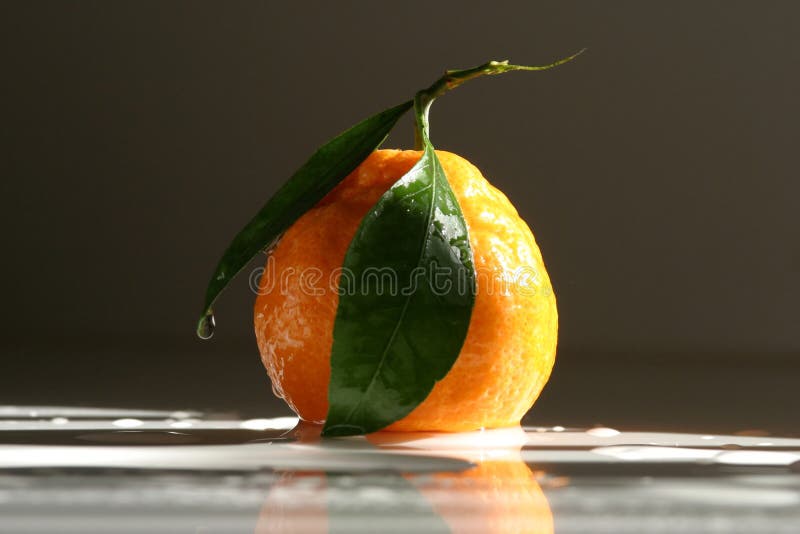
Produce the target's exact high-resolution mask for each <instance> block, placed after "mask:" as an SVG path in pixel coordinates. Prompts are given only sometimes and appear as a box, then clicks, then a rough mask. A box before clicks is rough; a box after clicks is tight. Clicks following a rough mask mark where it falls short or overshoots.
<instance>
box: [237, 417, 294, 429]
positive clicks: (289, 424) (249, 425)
mask: <svg viewBox="0 0 800 534" xmlns="http://www.w3.org/2000/svg"><path fill="white" fill-rule="evenodd" d="M297 421H298V419H297V417H274V418H272V419H248V420H246V421H242V422H241V423H239V426H240V427H242V428H246V429H248V430H266V429H268V428H269V429H274V430H291V429H293V428H294V427H295V426H297Z"/></svg>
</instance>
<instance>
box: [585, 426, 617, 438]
mask: <svg viewBox="0 0 800 534" xmlns="http://www.w3.org/2000/svg"><path fill="white" fill-rule="evenodd" d="M586 433H587V434H589V435H590V436H594V437H596V438H613V437H614V436H618V435H619V430H614V429H613V428H606V427H602V426H600V427H597V428H590V429H589V430H587V431H586Z"/></svg>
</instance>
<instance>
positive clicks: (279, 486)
mask: <svg viewBox="0 0 800 534" xmlns="http://www.w3.org/2000/svg"><path fill="white" fill-rule="evenodd" d="M81 410H83V411H81ZM34 412H35V413H36V415H35V416H34V415H32V414H33V413H34ZM23 413H27V414H28V416H27V417H22V416H21V415H20V414H23ZM0 414H7V415H9V414H11V415H13V417H5V418H3V419H0V531H2V532H6V531H8V532H17V531H26V532H38V531H41V532H45V531H48V532H52V531H59V532H101V531H109V530H116V531H120V530H125V531H132V532H139V531H142V532H144V531H149V532H153V531H156V532H159V531H163V530H173V531H174V530H185V531H191V532H195V531H198V530H200V531H205V530H210V531H245V532H274V531H290V532H295V531H297V532H315V531H319V532H327V531H329V530H337V529H338V530H340V531H347V532H359V531H363V532H375V531H388V532H392V531H398V532H408V531H415V530H416V531H419V532H439V531H442V532H447V531H455V532H492V531H496V532H542V533H552V532H554V531H555V528H556V527H558V529H557V530H558V532H559V534H563V533H570V532H587V531H591V532H601V533H602V532H644V531H663V532H673V531H676V530H679V531H692V532H783V531H785V532H794V530H792V529H794V528H795V527H796V525H797V524H800V468H799V467H798V466H800V440H798V439H790V438H781V437H777V436H775V437H773V436H768V437H767V436H765V435H764V433H763V432H761V431H758V432H755V431H750V430H748V431H747V432H743V433H740V434H738V435H716V434H703V433H698V434H676V433H654V432H625V431H624V430H620V429H612V428H607V427H596V428H590V429H577V428H572V427H569V426H556V427H530V428H525V429H522V428H509V429H497V430H489V431H482V432H470V433H460V434H434V433H414V434H401V433H377V434H373V435H370V436H366V437H353V438H344V439H333V440H331V439H323V440H321V439H320V438H319V427H317V426H314V425H306V424H300V425H298V424H297V423H298V421H297V419H296V418H285V417H284V418H259V419H249V420H237V419H227V420H209V419H205V418H204V417H203V415H202V414H200V413H199V412H189V411H187V412H182V413H181V412H167V411H161V412H158V411H145V412H143V411H137V410H110V411H102V410H93V409H70V408H66V409H55V408H53V409H43V408H42V407H38V408H25V407H14V408H8V407H6V408H0ZM79 414H83V415H79ZM43 510H44V511H46V512H45V513H43Z"/></svg>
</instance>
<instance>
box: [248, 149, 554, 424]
mask: <svg viewBox="0 0 800 534" xmlns="http://www.w3.org/2000/svg"><path fill="white" fill-rule="evenodd" d="M437 154H438V156H439V158H440V160H441V163H442V166H443V168H444V170H445V173H446V175H447V179H448V182H449V183H450V186H451V187H452V189H453V192H454V193H455V195H456V197H457V199H458V201H459V204H460V205H461V209H462V212H463V215H464V219H465V221H466V223H467V226H468V228H469V237H470V244H471V246H472V250H473V253H474V259H475V269H476V273H477V288H478V291H477V296H476V300H475V306H474V308H473V312H472V318H471V321H470V325H469V330H468V333H467V337H466V340H465V342H464V345H463V347H462V350H461V353H460V354H459V356H458V359H457V360H456V362H455V364H454V365H453V367H452V369H451V370H450V371H449V373H448V374H447V375H446V376H445V377H444V378H443V379H442V380H441V381H439V382H438V383H437V384H436V385H435V386H434V388H433V391H432V392H431V393H430V395H429V396H428V397H427V398H426V399H425V401H423V402H422V404H420V405H419V406H417V407H416V409H414V410H413V411H412V412H411V413H410V414H409V415H408V416H406V417H405V418H403V419H401V420H399V421H397V422H395V423H393V424H392V425H391V426H389V427H388V429H389V430H406V431H413V430H435V431H464V430H473V429H478V428H484V427H486V428H492V427H502V426H511V425H515V424H518V423H519V420H520V419H521V417H522V416H523V415H524V414H525V412H526V411H527V410H528V409H529V408H530V406H531V405H532V404H533V402H534V401H535V400H536V398H537V397H538V395H539V393H540V392H541V390H542V388H543V387H544V384H545V382H546V381H547V379H548V377H549V375H550V371H551V369H552V366H553V362H554V358H555V348H556V334H557V322H558V319H557V312H556V302H555V297H554V295H553V292H552V289H551V287H550V281H549V279H548V276H547V272H546V271H545V268H544V264H543V262H542V256H541V253H540V252H539V248H538V247H537V245H536V242H535V241H534V238H533V234H532V233H531V231H530V229H529V228H528V226H527V225H526V224H525V222H524V221H523V220H522V219H521V218H520V217H519V215H518V214H517V212H516V210H515V209H514V207H513V206H512V205H511V203H510V202H509V201H508V199H507V198H506V197H505V195H503V194H502V193H501V192H500V191H498V190H497V189H495V188H494V187H492V185H491V184H489V182H487V181H486V180H485V179H484V178H483V176H482V175H481V173H480V171H479V170H478V169H477V168H475V167H474V166H473V165H472V164H470V163H469V162H468V161H466V160H465V159H463V158H461V157H459V156H457V155H455V154H451V153H448V152H439V151H437ZM420 156H421V152H417V151H398V150H378V151H376V152H374V153H373V154H372V155H370V157H369V158H367V160H365V161H364V162H363V163H362V164H361V165H360V166H359V167H358V168H357V169H356V170H355V171H353V172H352V173H351V174H350V175H349V176H348V177H347V178H346V179H345V180H344V181H343V182H342V183H341V184H339V186H337V187H336V189H334V190H333V191H332V192H331V193H329V194H328V195H327V196H326V197H325V198H324V199H323V200H322V201H321V202H319V203H318V204H317V205H316V206H315V207H314V208H313V209H311V210H309V211H308V212H307V213H305V214H304V215H303V216H302V217H301V218H300V219H298V220H297V222H295V223H294V225H293V226H292V227H291V228H290V229H289V230H288V231H287V232H286V234H285V235H284V236H283V238H282V239H281V241H280V242H279V243H278V245H277V247H275V249H274V250H273V251H272V253H271V259H270V262H271V264H270V265H269V268H268V269H267V270H266V272H265V275H264V277H263V279H262V288H263V289H264V290H263V291H261V292H260V293H261V294H260V295H259V297H258V298H257V300H256V305H255V331H256V338H257V341H258V347H259V350H260V352H261V357H262V360H263V362H264V365H265V367H266V368H267V372H268V373H269V376H270V378H271V380H272V382H273V385H274V389H275V390H276V392H277V393H278V394H279V395H280V396H282V397H283V398H284V399H285V400H286V402H287V403H288V404H289V405H290V406H291V408H292V409H293V410H294V411H295V412H297V414H298V415H299V416H300V417H301V418H303V419H304V420H306V421H315V422H322V421H323V420H324V419H325V416H326V413H327V410H328V382H329V379H330V353H331V345H332V341H333V323H334V319H335V315H336V308H337V304H338V295H337V293H336V291H335V287H334V288H331V287H330V286H329V285H328V281H329V280H330V279H336V274H337V273H338V272H339V271H340V269H341V266H342V264H343V263H344V257H345V253H346V252H347V249H348V246H349V244H350V241H351V240H352V238H353V235H354V234H355V232H356V229H357V228H358V225H359V223H360V222H361V219H362V218H363V217H364V215H365V214H366V213H367V212H368V211H369V210H370V209H371V208H372V207H373V205H374V204H375V203H376V202H377V200H378V199H379V198H380V196H381V195H382V194H383V193H384V192H385V191H386V190H388V189H389V187H391V185H392V184H394V182H396V181H397V180H398V179H399V178H400V177H401V176H403V175H404V174H405V173H406V172H407V171H408V170H410V169H411V167H412V166H413V165H414V163H416V162H417V160H418V159H419V158H420ZM276 277H277V278H278V279H277V280H276V279H275V278H276ZM398 283H399V284H402V281H399V282H398ZM401 287H402V285H401ZM422 341H423V342H424V340H422Z"/></svg>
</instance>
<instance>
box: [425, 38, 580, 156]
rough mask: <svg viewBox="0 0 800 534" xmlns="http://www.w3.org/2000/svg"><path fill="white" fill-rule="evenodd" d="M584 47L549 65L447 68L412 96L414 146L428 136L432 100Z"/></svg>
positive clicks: (500, 63) (489, 64) (495, 63)
mask: <svg viewBox="0 0 800 534" xmlns="http://www.w3.org/2000/svg"><path fill="white" fill-rule="evenodd" d="M585 50H586V49H585V48H583V49H581V50H579V51H578V52H576V53H574V54H572V55H571V56H569V57H565V58H563V59H559V60H558V61H556V62H554V63H550V64H549V65H509V63H508V60H505V61H489V62H487V63H484V64H483V65H478V66H477V67H472V68H470V69H462V70H448V71H445V73H444V76H442V77H441V78H439V79H438V80H436V81H435V82H433V84H432V85H431V86H430V87H428V88H427V89H422V90H421V91H418V92H417V94H416V95H415V96H414V117H415V119H416V130H415V136H414V148H415V149H416V150H422V149H423V148H424V146H425V141H426V140H428V139H429V136H430V123H429V121H428V113H429V111H430V108H431V104H433V101H434V100H435V99H436V98H438V97H440V96H442V95H443V94H445V93H447V92H448V91H451V90H453V89H455V88H456V87H458V86H460V85H461V84H463V83H464V82H466V81H469V80H473V79H475V78H480V77H481V76H495V75H497V74H504V73H506V72H511V71H515V70H529V71H535V70H547V69H552V68H553V67H557V66H559V65H563V64H564V63H567V62H568V61H572V60H573V59H575V58H576V57H578V56H579V55H581V54H582V53H583V52H584V51H585Z"/></svg>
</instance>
